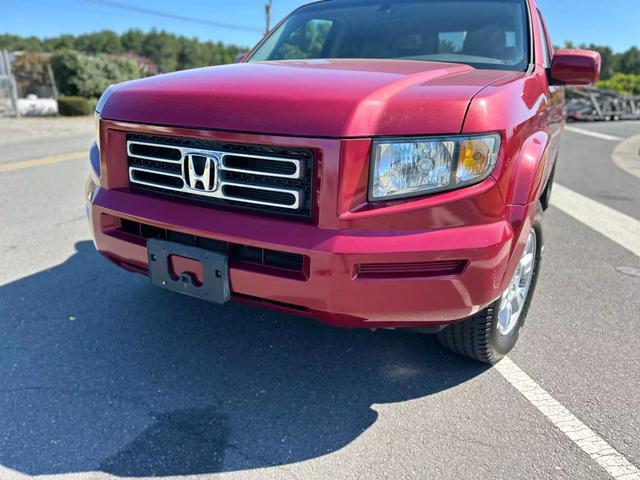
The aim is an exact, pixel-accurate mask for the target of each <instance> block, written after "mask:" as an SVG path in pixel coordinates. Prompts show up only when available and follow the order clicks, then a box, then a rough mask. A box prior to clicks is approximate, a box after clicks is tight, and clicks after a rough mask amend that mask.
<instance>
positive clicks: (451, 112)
mask: <svg viewBox="0 0 640 480" xmlns="http://www.w3.org/2000/svg"><path fill="white" fill-rule="evenodd" d="M599 66H600V58H599V55H598V54H597V53H594V52H589V51H582V50H559V51H554V49H553V46H552V43H551V41H550V39H549V37H548V34H547V30H546V27H545V23H544V20H543V17H542V15H541V13H540V12H539V11H538V9H537V8H536V3H535V1H534V0H408V1H390V0H380V1H361V0H329V1H324V2H318V3H314V4H310V5H308V6H304V7H302V8H300V9H298V10H296V11H295V12H293V13H292V14H291V15H290V16H289V17H287V18H286V19H285V20H284V21H283V22H282V23H280V25H278V26H277V27H276V28H275V29H274V30H273V31H272V32H271V33H270V34H269V35H268V36H267V37H266V38H265V39H264V40H263V41H262V42H261V43H260V44H259V45H258V46H257V47H256V48H255V49H254V50H253V51H252V52H251V53H250V54H248V55H247V56H246V58H245V59H243V60H242V63H240V64H236V65H230V66H222V67H215V68H205V69H199V70H192V71H184V72H179V73H174V74H168V75H162V76H159V77H152V78H146V79H142V80H136V81H133V82H127V83H124V84H119V85H115V86H113V87H111V88H109V89H108V90H107V91H106V92H105V94H104V95H103V96H102V98H101V100H100V102H99V103H98V106H97V120H98V131H97V137H98V138H97V142H96V144H95V145H94V146H93V148H92V149H91V155H90V157H91V165H92V173H91V178H90V179H89V181H88V183H87V202H88V212H89V217H90V222H91V225H92V229H93V234H94V238H95V244H96V247H97V249H98V250H99V251H100V252H101V253H102V254H103V255H104V256H106V257H107V258H109V259H110V260H111V261H113V262H114V263H116V264H117V265H119V266H121V267H123V268H125V269H127V270H130V271H133V272H137V273H141V274H143V275H148V276H149V277H150V278H151V281H152V282H153V283H154V284H156V285H159V286H161V287H164V288H166V289H169V290H172V291H176V292H182V293H185V294H187V295H192V296H194V297H198V298H202V299H205V300H209V301H212V302H216V303H225V302H227V301H229V300H237V301H242V302H247V303H251V304H254V305H260V306H264V307H268V308H273V309H277V310H281V311H284V312H290V313H295V314H298V315H303V316H307V317H311V318H315V319H318V320H321V321H323V322H327V323H330V324H333V325H337V326H342V327H357V328H410V329H414V330H418V331H422V332H431V333H437V334H438V337H439V339H440V340H441V342H442V343H443V344H444V345H446V346H447V347H449V348H451V349H452V350H454V351H456V352H459V353H461V354H464V355H467V356H469V357H471V358H474V359H476V360H479V361H483V362H489V363H495V362H497V361H499V360H500V359H501V358H502V357H503V356H504V355H506V354H507V353H508V352H509V351H510V350H511V349H512V348H513V347H514V345H515V343H516V341H517V339H518V336H519V333H520V330H521V327H522V325H523V323H524V321H525V318H526V315H527V310H528V308H529V305H530V303H531V299H532V296H533V292H534V289H535V283H536V279H537V276H538V273H539V268H540V260H541V255H542V246H543V230H542V216H543V212H544V210H545V209H546V208H547V207H548V206H549V198H550V195H551V188H552V184H553V178H554V176H553V172H554V168H555V160H556V157H557V155H558V146H559V141H560V137H561V134H562V129H563V125H564V123H565V120H566V111H565V97H564V90H563V88H562V86H563V85H567V84H580V85H587V84H591V83H593V82H594V81H596V80H597V78H598V72H599Z"/></svg>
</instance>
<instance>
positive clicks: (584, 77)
mask: <svg viewBox="0 0 640 480" xmlns="http://www.w3.org/2000/svg"><path fill="white" fill-rule="evenodd" d="M601 63H602V60H601V58H600V54H599V53H598V52H593V51H591V50H568V49H563V50H558V51H556V53H555V55H554V56H553V61H552V62H551V71H550V74H549V75H550V83H551V84H552V85H592V84H594V83H596V82H597V81H598V78H600V65H601Z"/></svg>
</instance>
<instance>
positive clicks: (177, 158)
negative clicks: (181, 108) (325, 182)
mask: <svg viewBox="0 0 640 480" xmlns="http://www.w3.org/2000/svg"><path fill="white" fill-rule="evenodd" d="M127 159H128V171H129V182H130V184H131V188H132V189H133V190H135V191H141V192H145V193H154V194H158V195H163V196H172V197H178V198H182V199H184V200H189V201H194V202H200V203H207V204H210V205H216V206H223V207H230V208H234V209H241V210H245V211H251V212H254V213H255V212H264V213H272V214H277V215H280V216H287V217H294V218H299V219H304V220H310V219H311V217H312V205H313V199H312V195H313V188H312V185H313V175H314V172H313V168H314V165H313V164H314V161H313V160H314V158H313V153H312V152H311V151H310V150H305V149H295V148H294V149H292V148H284V147H266V146H259V145H241V144H231V143H221V142H212V141H207V140H196V139H186V138H171V137H157V136H150V135H137V134H136V135H133V134H130V135H128V136H127Z"/></svg>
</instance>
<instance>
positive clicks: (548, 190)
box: [540, 159, 558, 212]
mask: <svg viewBox="0 0 640 480" xmlns="http://www.w3.org/2000/svg"><path fill="white" fill-rule="evenodd" d="M557 165H558V160H557V159H556V162H555V164H554V165H553V170H551V175H549V180H547V186H546V187H544V191H543V192H542V196H541V197H540V205H541V206H542V210H543V211H545V212H546V211H547V210H548V209H549V207H550V206H551V194H552V193H553V183H554V182H555V178H556V166H557Z"/></svg>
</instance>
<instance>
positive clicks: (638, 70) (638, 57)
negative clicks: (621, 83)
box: [619, 47, 640, 75]
mask: <svg viewBox="0 0 640 480" xmlns="http://www.w3.org/2000/svg"><path fill="white" fill-rule="evenodd" d="M619 67H620V72H622V73H632V74H636V75H640V49H638V47H631V48H630V49H629V50H627V51H626V52H624V53H623V54H622V55H620V59H619Z"/></svg>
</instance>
